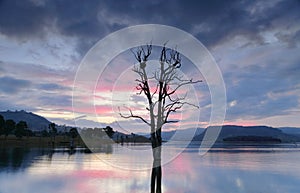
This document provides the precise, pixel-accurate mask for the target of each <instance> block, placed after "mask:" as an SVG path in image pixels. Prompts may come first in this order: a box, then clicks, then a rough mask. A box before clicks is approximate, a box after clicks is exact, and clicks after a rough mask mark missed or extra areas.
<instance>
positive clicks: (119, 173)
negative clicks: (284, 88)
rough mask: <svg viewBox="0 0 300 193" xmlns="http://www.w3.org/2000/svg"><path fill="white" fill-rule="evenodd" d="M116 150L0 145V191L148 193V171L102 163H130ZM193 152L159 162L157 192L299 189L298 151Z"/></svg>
mask: <svg viewBox="0 0 300 193" xmlns="http://www.w3.org/2000/svg"><path fill="white" fill-rule="evenodd" d="M120 151H121V150H120V148H119V147H118V146H111V147H107V148H103V151H102V152H101V151H100V150H99V152H97V153H92V154H91V153H85V151H84V149H77V150H76V151H73V152H71V151H68V150H67V149H55V151H52V150H51V149H21V148H9V149H0V156H1V159H0V192H1V193H11V192H22V193H27V192H28V193H31V192H36V191H37V190H40V191H42V192H44V193H52V192H63V193H68V192H74V193H83V192H89V193H105V192H114V193H124V192H133V193H139V192H150V189H149V187H150V186H149V184H150V179H151V175H150V174H151V170H149V169H148V170H138V171H136V170H124V169H121V168H117V167H114V165H110V164H107V163H106V162H105V161H103V160H109V159H117V158H118V159H119V162H125V161H128V162H130V161H132V160H130V156H131V155H130V152H129V150H128V149H127V154H126V152H123V151H126V149H122V151H121V152H120ZM108 152H110V153H108ZM195 152H196V149H189V150H188V151H186V152H184V153H182V154H181V155H180V156H178V157H177V158H176V159H175V160H173V161H172V162H170V163H169V164H167V165H164V166H163V168H162V172H163V179H162V192H164V193H171V192H172V193H174V192H176V193H186V192H188V193H199V192H201V193H221V192H222V193H223V192H230V193H235V192H236V193H243V192H245V193H246V192H247V193H248V192H272V193H282V192H286V193H296V192H300V187H299V185H298V184H299V180H300V167H299V166H300V165H299V160H300V154H299V152H296V151H278V152H276V151H275V152H269V153H265V152H249V151H246V152H236V153H233V152H232V151H229V152H226V151H225V150H223V151H222V152H210V153H208V154H206V155H205V156H203V157H201V156H199V155H198V154H197V153H195ZM126 155H128V156H127V157H126ZM114 156H117V158H114ZM100 157H102V158H103V160H101V159H99V158H100ZM122 158H124V159H122ZM150 161H152V160H150ZM124 164H125V163H124ZM127 164H128V163H127Z"/></svg>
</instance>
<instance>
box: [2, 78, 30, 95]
mask: <svg viewBox="0 0 300 193" xmlns="http://www.w3.org/2000/svg"><path fill="white" fill-rule="evenodd" d="M30 85H31V82H30V81H28V80H22V79H15V78H13V77H9V76H3V77H0V92H3V93H6V94H16V93H18V92H19V91H21V90H24V89H27V88H28V87H30Z"/></svg>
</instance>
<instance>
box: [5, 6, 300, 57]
mask: <svg viewBox="0 0 300 193" xmlns="http://www.w3.org/2000/svg"><path fill="white" fill-rule="evenodd" d="M38 2H39V3H38ZM299 8H300V3H299V1H292V0H291V1H281V2H279V3H275V2H269V1H266V2H264V1H257V2H256V1H246V2H245V1H216V0H214V1H206V2H203V1H171V0H166V1H147V2H141V1H129V2H128V1H75V2H74V1H55V0H53V1H13V0H4V1H1V3H0V26H1V28H0V31H1V33H2V34H5V35H7V36H13V37H18V38H20V37H23V38H24V37H33V36H37V35H38V36H39V35H43V34H44V33H47V32H48V31H51V30H53V31H58V32H59V33H61V34H63V35H66V36H74V37H78V39H79V41H78V52H80V53H83V52H84V51H86V50H87V49H88V48H89V47H90V46H91V45H93V43H95V41H97V40H99V39H100V38H102V37H104V35H106V34H108V33H110V32H112V31H115V30H117V29H120V28H122V27H125V26H129V25H133V24H141V23H160V24H166V25H173V26H175V27H179V28H181V29H184V30H187V31H188V32H191V33H193V34H194V35H196V36H197V37H198V38H199V39H200V41H202V42H204V43H205V45H206V46H212V45H216V44H218V43H220V42H222V41H226V40H227V39H228V38H231V37H234V36H236V35H242V36H245V37H247V38H249V39H251V40H252V41H255V42H257V43H263V38H262V37H261V35H260V32H261V31H264V30H272V29H274V28H279V27H284V29H286V30H289V27H291V25H292V24H293V23H295V21H298V20H299V17H300V12H299ZM51 28H53V29H51ZM290 36H291V37H290ZM298 38H299V33H296V34H292V35H289V37H288V38H285V39H291V40H292V39H298ZM291 40H290V41H291ZM285 41H287V40H285Z"/></svg>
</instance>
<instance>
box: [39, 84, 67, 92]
mask: <svg viewBox="0 0 300 193" xmlns="http://www.w3.org/2000/svg"><path fill="white" fill-rule="evenodd" d="M37 88H38V89H41V90H45V91H64V90H70V88H68V87H66V86H62V85H60V84H56V83H44V84H38V85H37Z"/></svg>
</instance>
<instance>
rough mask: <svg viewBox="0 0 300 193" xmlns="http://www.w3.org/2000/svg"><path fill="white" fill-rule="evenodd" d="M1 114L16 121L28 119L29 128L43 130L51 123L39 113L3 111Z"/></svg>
mask: <svg viewBox="0 0 300 193" xmlns="http://www.w3.org/2000/svg"><path fill="white" fill-rule="evenodd" d="M0 115H2V116H3V117H4V119H5V120H7V119H12V120H14V121H15V122H16V123H18V122H19V121H26V123H27V126H28V127H29V129H31V130H33V131H42V130H44V129H46V130H47V129H48V126H49V124H50V123H51V122H50V121H48V120H47V119H46V118H44V117H42V116H39V115H37V114H34V113H31V112H26V111H24V110H21V111H1V112H0Z"/></svg>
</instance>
